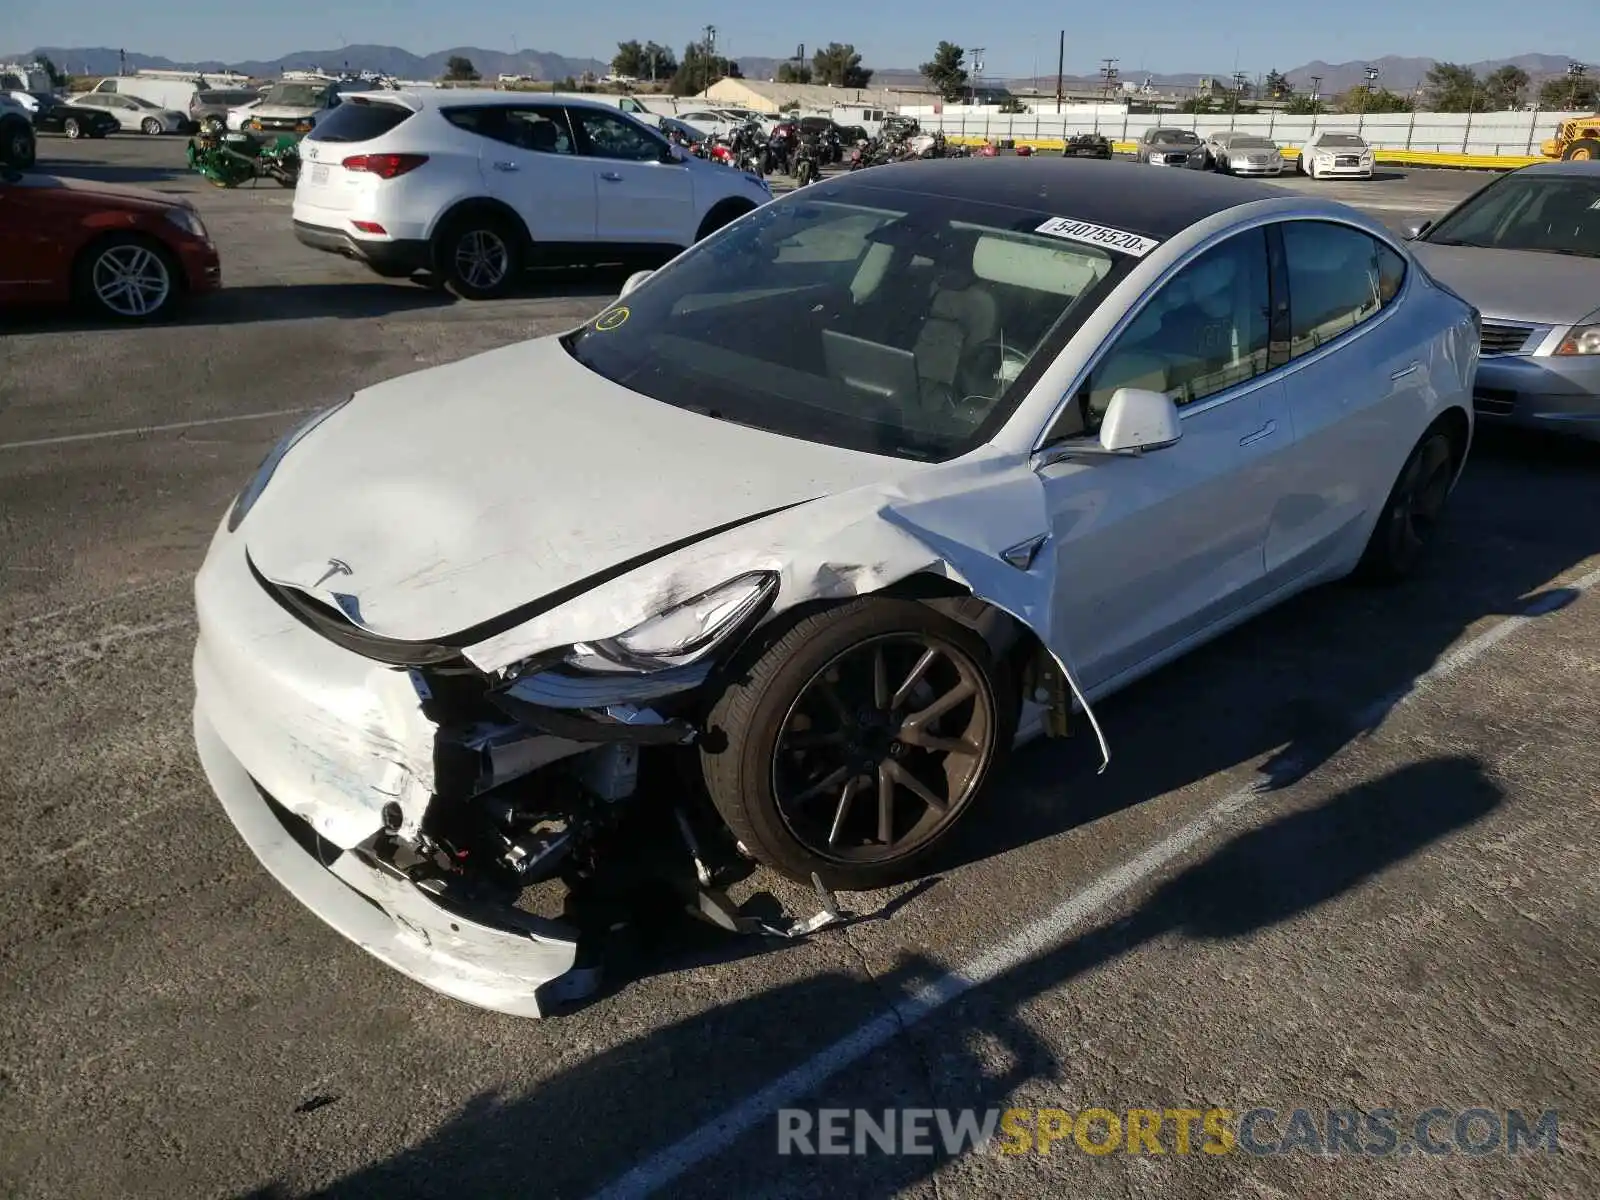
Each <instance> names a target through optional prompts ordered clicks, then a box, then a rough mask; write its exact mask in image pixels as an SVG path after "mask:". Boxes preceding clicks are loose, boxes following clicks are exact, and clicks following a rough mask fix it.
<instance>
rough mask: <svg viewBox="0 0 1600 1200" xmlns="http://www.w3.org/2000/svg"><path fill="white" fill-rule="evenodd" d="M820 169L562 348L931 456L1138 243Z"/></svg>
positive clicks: (1015, 382)
mask: <svg viewBox="0 0 1600 1200" xmlns="http://www.w3.org/2000/svg"><path fill="white" fill-rule="evenodd" d="M823 186H826V187H827V189H828V190H827V191H826V192H819V191H815V190H813V189H807V190H806V193H801V194H800V195H796V196H794V197H791V198H788V199H784V200H779V201H777V202H774V203H772V204H769V205H766V206H764V207H763V208H761V209H758V210H757V211H756V212H754V213H752V214H750V215H749V216H746V217H744V218H742V219H741V220H740V221H738V222H737V223H736V224H735V225H733V226H731V227H730V228H728V229H727V230H725V231H723V232H722V233H720V234H718V235H716V236H715V237H713V238H711V239H708V240H707V241H705V242H703V243H701V244H700V245H698V246H697V247H695V248H694V249H692V250H690V251H688V252H687V253H686V254H685V255H683V256H682V257H680V258H679V259H677V260H676V261H675V262H674V263H672V264H671V265H670V266H668V267H666V268H664V269H663V270H662V271H661V272H659V273H658V274H657V275H655V276H653V277H652V278H651V279H650V280H648V281H647V282H646V283H645V284H643V285H642V286H641V287H640V288H638V289H637V290H636V291H634V292H632V293H630V294H629V296H628V297H627V298H626V299H625V300H624V301H622V302H621V304H620V305H618V306H616V307H614V308H613V309H612V310H609V311H610V312H611V313H613V314H618V315H614V316H611V317H610V318H609V319H606V320H600V321H596V322H593V323H591V324H589V325H587V326H585V327H584V329H583V330H581V331H579V332H578V333H577V334H576V335H574V336H573V337H572V338H571V339H570V340H569V343H568V345H569V348H570V350H571V352H572V354H573V356H574V357H575V358H577V359H578V361H579V362H581V363H582V364H583V365H585V366H586V367H588V368H589V369H590V370H592V371H594V372H596V373H597V374H599V375H601V376H604V377H605V378H607V379H610V380H612V381H613V382H615V383H618V384H621V385H622V386H623V387H626V388H629V389H631V390H632V391H635V392H640V393H643V394H644V395H647V396H651V397H654V398H655V399H657V400H660V401H662V402H664V403H667V404H672V405H675V406H677V407H680V408H688V409H691V410H693V411H696V412H702V413H706V414H708V415H711V416H714V417H719V418H722V419H726V420H729V421H735V422H738V423H740V424H746V425H753V426H756V427H757V428H761V429H766V430H770V431H772V432H776V433H781V434H784V435H786V436H790V437H796V438H804V439H806V440H809V441H815V442H822V443H825V444H829V445H836V446H843V447H848V448H850V449H855V450H863V451H867V452H871V453H878V454H886V455H894V456H898V457H903V458H914V459H923V460H944V459H947V458H951V457H955V456H957V455H960V454H964V453H967V452H968V451H970V450H972V449H974V448H975V447H976V446H978V445H980V444H982V442H984V441H985V440H987V439H988V438H989V437H991V436H992V434H993V431H994V430H996V429H998V428H999V427H1000V425H1001V424H1003V423H1004V421H1005V419H1006V418H1007V417H1008V416H1009V415H1010V414H1011V412H1012V411H1013V410H1014V409H1015V408H1016V405H1017V403H1018V402H1020V400H1021V398H1022V396H1024V395H1025V394H1026V393H1027V390H1028V388H1030V387H1031V386H1032V385H1033V380H1034V379H1036V378H1037V376H1038V375H1039V373H1040V372H1042V371H1043V370H1044V368H1045V367H1046V366H1048V364H1049V362H1050V361H1051V360H1052V359H1053V357H1054V355H1055V353H1056V351H1057V350H1058V349H1059V347H1060V345H1061V344H1062V342H1063V341H1064V339H1065V337H1066V336H1068V333H1069V332H1070V329H1071V328H1075V327H1076V324H1077V322H1078V321H1081V319H1082V316H1083V314H1085V313H1087V312H1089V311H1092V310H1093V308H1094V306H1095V305H1096V304H1098V303H1099V302H1100V298H1101V297H1102V296H1103V295H1104V294H1105V292H1106V290H1108V289H1109V288H1110V287H1111V286H1113V285H1114V284H1115V282H1116V280H1117V279H1118V278H1120V277H1121V275H1122V274H1124V273H1125V271H1126V269H1127V264H1129V263H1132V262H1135V261H1136V260H1134V259H1130V258H1126V257H1124V256H1123V255H1121V254H1119V253H1116V252H1114V251H1111V250H1108V249H1103V248H1101V247H1098V246H1091V245H1084V244H1082V243H1078V242H1071V241H1066V240H1063V239H1058V238H1052V237H1049V236H1045V235H1041V234H1038V233H1036V232H1034V231H1035V230H1037V229H1038V227H1039V226H1040V225H1041V224H1043V223H1044V222H1045V221H1046V220H1048V219H1049V217H1050V216H1052V215H1053V214H1050V213H1045V212H1031V211H1025V210H1020V209H1013V208H1010V207H1004V206H998V205H992V204H974V203H970V202H963V201H954V200H951V199H949V198H945V197H937V196H929V195H923V194H920V193H910V192H900V191H897V190H889V189H884V188H879V187H870V188H869V187H862V186H856V185H846V184H843V183H838V184H830V185H814V188H821V187H823ZM801 195H803V196H804V199H801V198H800V196H801Z"/></svg>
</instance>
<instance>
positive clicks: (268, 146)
mask: <svg viewBox="0 0 1600 1200" xmlns="http://www.w3.org/2000/svg"><path fill="white" fill-rule="evenodd" d="M185 157H186V158H187V159H188V162H189V168H190V169H191V170H193V171H198V172H199V173H200V174H201V175H203V176H205V177H206V178H207V179H209V180H210V181H211V182H212V183H214V184H216V185H217V186H218V187H225V188H234V187H238V186H240V185H241V184H244V183H254V182H255V181H256V180H258V179H275V180H277V181H278V185H279V186H280V187H286V188H292V187H294V186H295V185H296V184H298V183H299V182H300V143H299V141H298V140H297V139H296V138H295V136H294V135H293V134H289V133H286V134H282V135H281V136H279V137H276V138H273V139H272V140H271V141H268V140H267V139H266V138H259V137H256V136H255V135H254V134H249V133H245V132H243V131H229V132H212V133H206V132H203V131H202V132H200V133H197V134H195V135H194V137H192V138H190V139H189V145H188V148H187V149H186V150H185Z"/></svg>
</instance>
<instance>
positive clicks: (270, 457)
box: [228, 393, 355, 533]
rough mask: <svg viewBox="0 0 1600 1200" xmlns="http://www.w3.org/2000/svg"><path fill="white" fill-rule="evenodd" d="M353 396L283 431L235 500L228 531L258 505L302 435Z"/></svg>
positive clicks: (231, 530)
mask: <svg viewBox="0 0 1600 1200" xmlns="http://www.w3.org/2000/svg"><path fill="white" fill-rule="evenodd" d="M354 399H355V395H354V393H352V394H351V395H349V396H346V397H345V398H344V399H343V400H341V401H339V403H337V404H335V405H334V406H333V407H331V408H324V409H322V410H321V411H320V412H314V413H312V414H311V415H310V416H309V417H307V418H306V419H305V420H304V421H301V422H300V424H298V425H296V426H295V427H294V428H293V429H291V430H290V431H289V432H288V433H286V434H284V435H283V438H282V440H280V441H279V442H278V444H277V445H276V446H274V447H273V448H272V449H271V450H270V451H269V452H268V453H267V457H266V458H264V459H262V460H261V465H260V466H259V467H257V468H256V473H255V475H254V476H253V477H252V478H251V480H250V482H249V483H247V484H246V485H245V488H244V491H242V492H240V493H239V497H238V499H236V500H235V501H234V502H233V510H232V511H231V512H229V513H228V532H229V533H232V532H233V531H234V530H235V529H237V528H239V522H241V521H243V520H244V518H245V514H247V513H248V512H249V511H250V510H251V509H252V508H253V507H255V502H256V501H257V500H259V499H261V493H262V492H264V491H266V490H267V484H269V483H271V482H272V475H273V472H275V471H276V470H277V469H278V464H279V463H281V462H282V461H283V459H284V456H285V455H286V454H288V453H289V451H291V450H293V449H294V448H295V446H296V445H297V444H298V443H299V441H300V439H301V438H303V437H305V436H306V434H308V433H310V432H311V431H312V430H313V429H315V428H316V427H317V426H318V425H320V424H322V423H323V422H324V421H326V420H327V419H328V418H329V417H331V416H333V414H334V413H336V412H338V411H339V410H340V409H341V408H343V407H344V406H345V405H346V404H349V403H350V401H352V400H354Z"/></svg>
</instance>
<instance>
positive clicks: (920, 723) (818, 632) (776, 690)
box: [701, 597, 1016, 890]
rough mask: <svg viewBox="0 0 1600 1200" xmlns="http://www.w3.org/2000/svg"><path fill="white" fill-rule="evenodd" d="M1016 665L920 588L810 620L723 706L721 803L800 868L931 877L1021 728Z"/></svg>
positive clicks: (717, 744) (756, 850)
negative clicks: (912, 594)
mask: <svg viewBox="0 0 1600 1200" xmlns="http://www.w3.org/2000/svg"><path fill="white" fill-rule="evenodd" d="M1005 677H1006V673H1005V671H1004V670H1003V668H1002V667H1001V666H1000V665H999V664H997V663H996V662H995V660H994V659H993V657H992V655H991V654H990V653H989V649H988V646H987V645H986V644H985V643H984V641H983V639H982V638H980V637H978V636H977V635H976V634H975V633H973V632H972V631H971V630H970V629H968V628H967V627H966V626H964V625H961V624H959V623H958V622H956V621H953V620H951V619H950V618H948V617H946V616H944V615H943V614H941V613H938V612H936V611H934V610H933V609H931V608H929V607H928V606H926V605H924V604H919V603H916V602H914V601H909V600H889V599H883V598H876V597H871V598H866V599H862V600H856V601H853V602H851V603H849V604H845V605H842V606H840V607H837V608H830V609H827V610H825V611H823V612H820V613H817V614H814V615H812V616H808V617H805V618H802V619H801V620H800V621H798V622H796V623H795V625H794V626H793V627H792V628H791V629H789V630H788V631H787V632H786V633H784V635H783V636H782V637H780V638H778V639H777V640H776V641H775V642H774V643H772V644H771V645H770V646H769V647H767V648H766V649H765V651H764V652H762V654H761V656H760V657H759V658H758V659H757V660H756V661H755V662H754V664H753V665H751V666H750V667H749V669H748V670H744V671H741V672H740V673H739V675H738V678H737V681H736V682H734V683H732V684H731V685H730V686H729V687H728V688H727V690H726V691H725V692H723V694H722V696H721V697H720V698H719V699H718V701H717V703H716V705H715V706H714V707H713V709H712V712H711V714H710V718H709V721H708V724H707V728H708V730H709V736H708V738H707V739H705V740H703V741H702V749H701V767H702V770H703V772H704V775H705V780H706V785H707V789H708V791H709V792H710V795H711V800H712V803H713V804H715V806H716V808H717V811H718V812H719V813H720V814H721V815H722V818H723V820H724V821H726V822H727V824H728V827H729V828H730V829H731V830H732V832H733V834H734V836H735V837H737V838H738V839H739V841H740V842H741V843H742V844H743V845H744V847H745V848H746V849H747V850H748V851H749V852H750V853H751V854H752V855H753V856H754V857H755V858H757V859H758V860H760V861H761V862H763V863H765V864H766V865H768V866H769V867H772V868H773V869H774V870H777V871H779V872H781V873H783V874H784V875H787V876H788V877H789V878H791V879H796V880H801V881H805V880H808V879H809V878H810V877H811V875H812V873H813V872H815V873H816V874H817V875H819V876H821V878H822V880H823V882H824V883H826V884H827V885H828V886H830V887H836V888H842V889H845V890H864V889H869V888H877V887H885V886H888V885H889V884H892V883H896V882H900V881H902V880H905V879H908V878H913V877H915V876H917V875H919V874H923V873H924V872H925V869H926V867H927V865H928V863H929V861H930V859H931V858H932V857H933V855H934V853H935V852H936V851H937V850H938V849H939V848H940V847H941V846H942V845H943V844H944V842H945V839H946V837H947V836H948V835H949V833H950V831H951V830H952V829H953V828H954V827H955V826H956V824H957V823H958V822H959V820H960V819H961V818H962V817H963V816H964V815H965V814H966V813H967V811H968V810H969V809H971V808H972V806H973V805H974V804H975V803H976V802H977V800H978V799H979V797H980V796H981V795H982V793H983V792H984V791H985V790H986V788H987V787H988V784H989V781H990V779H991V778H992V777H993V775H994V773H995V771H996V770H997V769H998V766H999V764H1000V762H1001V760H1002V759H1003V757H1004V755H1005V752H1006V750H1007V749H1008V747H1009V746H1010V743H1011V739H1012V738H1013V737H1014V736H1015V733H1014V731H1015V727H1016V705H1015V703H1014V697H1012V696H1011V695H1010V694H1009V692H1008V689H1007V687H1006V686H1005V685H1004V684H1003V682H1002V680H1003V679H1004V678H1005Z"/></svg>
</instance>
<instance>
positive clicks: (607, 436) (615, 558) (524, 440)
mask: <svg viewBox="0 0 1600 1200" xmlns="http://www.w3.org/2000/svg"><path fill="white" fill-rule="evenodd" d="M920 469H924V468H923V466H922V464H917V463H912V462H905V461H901V460H897V459H893V458H886V457H880V456H878V455H872V454H864V453H860V452H856V451H851V450H843V449H838V448H835V447H830V446H824V445H820V444H817V443H813V442H807V441H801V440H797V439H794V438H788V437H783V436H780V435H778V434H772V433H766V432H762V431H760V430H755V429H750V428H747V427H744V426H740V425H734V424H730V423H728V422H725V421H718V420H715V419H713V418H710V417H703V416H700V415H698V414H695V413H691V412H688V411H685V410H683V409H678V408H674V407H672V406H671V405H667V404H662V403H659V402H657V401H654V400H651V399H649V398H648V397H645V396H641V395H638V394H636V393H634V392H630V391H628V390H627V389H625V388H622V387H619V386H617V385H616V384H613V383H610V382H608V381H606V380H604V379H602V378H601V377H599V376H597V375H595V374H593V373H592V372H590V371H589V370H587V369H586V368H584V367H582V366H580V365H579V364H578V363H577V362H575V361H574V360H573V359H572V357H571V356H570V355H569V354H568V353H567V352H566V350H565V349H564V348H563V347H562V345H561V344H560V342H559V341H558V340H557V339H556V338H553V337H551V338H541V339H538V340H536V341H530V342H523V343H519V344H517V345H513V346H508V347H505V348H503V349H500V350H495V351H491V352H489V353H487V354H481V355H477V356H475V357H473V358H468V359H465V360H463V361H461V362H457V363H452V364H449V365H447V366H443V367H435V368H433V369H430V370H426V371H420V372H417V373H416V374H413V375H407V376H404V377H401V378H399V379H394V380H390V381H388V382H385V383H382V384H379V385H377V386H375V387H372V388H368V389H367V390H365V391H363V392H361V393H359V394H358V395H357V396H356V398H355V399H354V400H353V401H352V402H351V403H350V404H348V405H346V406H345V407H344V408H343V409H341V410H340V411H339V412H338V413H335V414H334V415H333V416H332V417H330V418H328V419H327V420H326V421H324V422H323V423H322V424H321V425H319V426H318V427H317V428H316V429H315V430H314V431H313V432H312V433H311V434H310V435H309V436H308V437H306V438H305V439H304V440H303V441H302V442H301V443H300V444H299V445H297V446H296V447H295V448H294V449H293V450H292V451H291V452H290V453H289V454H288V456H287V457H286V458H284V460H283V461H282V463H281V464H280V465H279V467H278V470H277V473H276V474H275V475H274V477H273V479H272V482H271V484H270V485H269V486H268V487H267V489H266V491H265V492H264V493H263V494H262V496H261V497H260V499H259V500H258V501H257V502H256V505H255V507H254V508H253V509H251V511H250V513H249V515H248V516H247V517H246V519H245V521H244V523H243V524H242V525H241V526H240V535H241V536H243V537H244V538H245V539H246V546H247V549H248V552H249V555H250V558H251V560H252V562H254V564H255V566H256V568H257V569H258V570H259V571H260V572H261V573H262V574H263V575H265V576H266V577H267V578H268V579H271V580H272V581H274V582H276V583H280V584H289V585H293V586H296V587H299V588H302V589H304V590H306V591H308V592H309V593H311V594H312V595H315V596H317V597H319V598H321V599H323V600H326V601H330V602H334V601H333V596H334V594H335V593H338V594H341V595H342V596H344V597H346V598H347V599H344V600H343V601H339V602H338V603H340V605H341V607H343V608H344V609H345V611H346V612H347V613H350V614H351V615H352V616H354V617H355V619H357V620H358V621H359V623H360V624H361V625H362V626H363V627H364V628H366V629H368V630H370V631H371V632H373V633H377V634H380V635H383V636H387V637H393V638H401V639H405V640H415V641H426V640H429V639H434V638H440V637H444V636H447V635H450V634H454V633H458V632H461V631H463V630H466V629H469V628H471V627H473V626H476V625H479V624H481V623H483V622H485V621H489V620H491V619H493V618H496V617H499V616H502V615H503V614H505V613H507V612H509V611H510V610H512V609H515V608H517V607H518V606H520V605H525V604H529V603H531V602H534V601H537V600H540V599H543V598H546V597H549V596H550V594H551V593H553V592H556V591H558V590H559V589H562V588H565V587H568V586H571V585H575V584H576V585H580V586H582V583H583V581H585V580H588V579H589V578H590V577H592V576H594V575H595V574H596V573H599V572H604V571H607V570H610V569H614V568H617V567H618V566H619V565H622V564H627V563H630V562H633V561H635V560H641V561H643V560H647V559H648V558H649V557H650V556H653V555H655V554H658V553H660V552H661V551H663V550H666V549H668V548H669V547H671V546H673V545H674V544H675V543H681V542H683V541H684V540H686V539H694V538H697V537H700V536H703V535H706V534H708V533H710V532H712V531H714V530H716V529H718V528H721V527H725V526H728V525H729V524H730V523H735V522H740V521H744V520H747V519H749V518H752V517H756V516H758V515H760V514H763V513H767V512H770V511H772V510H775V509H780V508H783V507H784V506H788V505H793V504H798V503H803V502H805V501H808V500H812V499H815V498H817V497H820V496H825V495H829V494H833V493H838V492H842V491H846V490H849V489H851V488H855V487H858V486H860V485H862V484H868V483H883V482H887V481H889V480H892V479H895V478H899V477H903V476H905V475H907V474H909V473H912V472H914V471H917V470H920ZM334 560H337V562H338V563H340V564H343V565H344V566H347V567H348V568H349V572H348V574H346V573H344V572H343V571H342V570H336V571H334V572H330V564H331V563H332V562H333V561H334ZM349 597H353V598H354V601H355V607H354V609H353V610H352V605H351V603H350V601H349V599H348V598H349Z"/></svg>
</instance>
